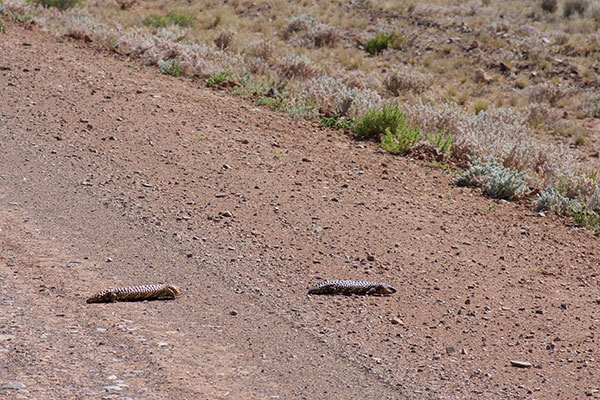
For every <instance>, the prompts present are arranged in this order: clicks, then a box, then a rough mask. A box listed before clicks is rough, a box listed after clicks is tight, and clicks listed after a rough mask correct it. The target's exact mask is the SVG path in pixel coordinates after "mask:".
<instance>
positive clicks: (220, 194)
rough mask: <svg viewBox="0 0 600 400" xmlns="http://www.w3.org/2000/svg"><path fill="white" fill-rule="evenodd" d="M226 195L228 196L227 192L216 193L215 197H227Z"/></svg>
mask: <svg viewBox="0 0 600 400" xmlns="http://www.w3.org/2000/svg"><path fill="white" fill-rule="evenodd" d="M225 196H227V195H226V194H225V193H217V194H215V197H216V198H217V199H220V198H222V197H225Z"/></svg>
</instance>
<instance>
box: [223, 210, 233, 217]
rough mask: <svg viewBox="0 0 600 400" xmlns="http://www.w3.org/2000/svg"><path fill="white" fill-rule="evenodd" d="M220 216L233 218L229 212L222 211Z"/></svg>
mask: <svg viewBox="0 0 600 400" xmlns="http://www.w3.org/2000/svg"><path fill="white" fill-rule="evenodd" d="M221 215H222V216H224V217H227V218H231V217H233V214H232V213H231V211H223V212H222V213H221Z"/></svg>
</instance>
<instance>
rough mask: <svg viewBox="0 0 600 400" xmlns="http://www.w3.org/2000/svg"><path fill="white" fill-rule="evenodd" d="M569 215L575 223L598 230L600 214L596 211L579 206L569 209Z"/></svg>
mask: <svg viewBox="0 0 600 400" xmlns="http://www.w3.org/2000/svg"><path fill="white" fill-rule="evenodd" d="M569 216H570V217H571V218H573V221H575V223H576V224H577V225H579V226H583V227H584V228H588V229H592V230H594V231H598V232H600V215H598V213H596V212H594V211H590V210H588V209H586V208H585V207H580V208H575V209H571V210H569Z"/></svg>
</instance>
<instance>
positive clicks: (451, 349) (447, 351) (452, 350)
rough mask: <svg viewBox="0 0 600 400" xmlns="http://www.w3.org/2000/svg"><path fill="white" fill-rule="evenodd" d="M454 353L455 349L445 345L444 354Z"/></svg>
mask: <svg viewBox="0 0 600 400" xmlns="http://www.w3.org/2000/svg"><path fill="white" fill-rule="evenodd" d="M452 353H456V349H455V348H454V347H452V346H448V347H446V354H452Z"/></svg>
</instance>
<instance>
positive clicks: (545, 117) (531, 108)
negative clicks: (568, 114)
mask: <svg viewBox="0 0 600 400" xmlns="http://www.w3.org/2000/svg"><path fill="white" fill-rule="evenodd" d="M523 114H524V116H525V120H526V121H527V125H529V126H530V127H531V128H533V129H550V130H552V129H554V128H555V127H556V124H557V123H558V115H556V113H555V112H553V111H552V109H551V108H550V107H549V106H548V105H547V104H545V103H532V104H530V105H528V106H527V107H526V108H525V110H524V112H523Z"/></svg>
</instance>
